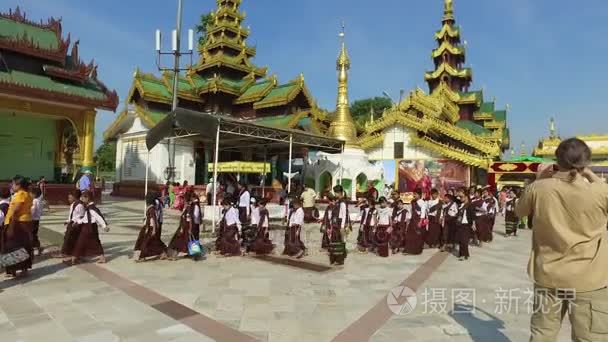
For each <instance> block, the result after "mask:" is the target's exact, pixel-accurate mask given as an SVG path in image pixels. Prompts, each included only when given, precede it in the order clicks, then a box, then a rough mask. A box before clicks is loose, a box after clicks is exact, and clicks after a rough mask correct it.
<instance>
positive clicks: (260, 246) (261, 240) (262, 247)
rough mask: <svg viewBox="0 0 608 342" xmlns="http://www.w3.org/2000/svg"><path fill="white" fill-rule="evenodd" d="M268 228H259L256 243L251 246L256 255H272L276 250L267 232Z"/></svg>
mask: <svg viewBox="0 0 608 342" xmlns="http://www.w3.org/2000/svg"><path fill="white" fill-rule="evenodd" d="M267 230H268V228H259V229H258V232H257V235H256V238H255V241H253V244H252V245H251V251H252V252H254V253H255V254H261V255H263V254H270V253H271V252H272V250H273V249H274V244H273V243H272V240H270V236H269V234H268V232H267Z"/></svg>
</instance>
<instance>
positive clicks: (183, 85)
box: [165, 74, 193, 93]
mask: <svg viewBox="0 0 608 342" xmlns="http://www.w3.org/2000/svg"><path fill="white" fill-rule="evenodd" d="M167 80H169V84H173V74H171V75H167ZM165 88H166V86H165ZM177 89H178V92H192V91H193V88H192V84H190V82H189V81H188V80H187V79H186V78H184V77H180V78H179V82H177ZM171 93H172V91H171Z"/></svg>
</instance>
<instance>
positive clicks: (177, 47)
mask: <svg viewBox="0 0 608 342" xmlns="http://www.w3.org/2000/svg"><path fill="white" fill-rule="evenodd" d="M181 31H182V0H177V25H176V29H175V30H173V32H172V34H171V51H163V50H162V46H161V45H162V34H161V32H160V30H156V67H157V68H158V70H159V71H173V101H172V105H171V110H175V109H176V108H177V106H178V101H179V100H178V97H177V93H178V84H179V83H178V82H179V72H180V71H183V70H188V69H190V67H191V66H192V55H193V53H192V50H193V49H194V31H193V30H192V29H189V30H188V51H186V52H182V51H181ZM164 55H173V67H172V68H166V67H162V66H161V57H162V56H164ZM182 55H189V56H190V65H189V66H188V67H187V68H181V66H180V57H181V56H182ZM167 153H168V154H169V166H168V167H167V169H168V170H166V171H165V173H166V174H167V175H169V176H170V177H171V178H173V177H174V176H175V146H174V147H173V153H171V139H169V140H168V141H167ZM167 180H169V179H167ZM171 180H174V179H171Z"/></svg>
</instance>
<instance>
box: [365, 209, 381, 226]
mask: <svg viewBox="0 0 608 342" xmlns="http://www.w3.org/2000/svg"><path fill="white" fill-rule="evenodd" d="M370 211H371V208H370V207H367V208H365V209H363V210H361V226H364V225H366V224H367V219H368V217H369V215H370ZM371 215H372V216H371V219H370V220H369V225H370V226H372V227H373V226H375V225H376V222H377V221H378V218H377V217H376V216H377V215H378V211H377V210H374V212H373V213H372V214H371Z"/></svg>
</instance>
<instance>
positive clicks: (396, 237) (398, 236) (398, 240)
mask: <svg viewBox="0 0 608 342" xmlns="http://www.w3.org/2000/svg"><path fill="white" fill-rule="evenodd" d="M404 225H405V224H404V223H395V224H394V225H393V231H392V232H391V237H390V240H389V241H388V243H389V245H390V246H391V249H397V248H401V246H403V243H404V242H403V238H404V236H403V235H404V234H403V231H404V228H405V227H404Z"/></svg>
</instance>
